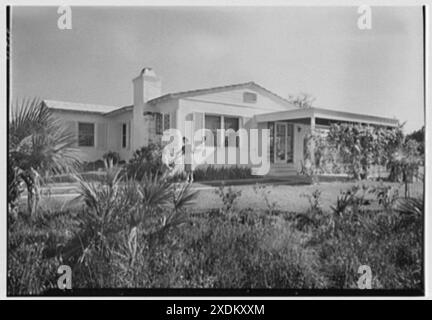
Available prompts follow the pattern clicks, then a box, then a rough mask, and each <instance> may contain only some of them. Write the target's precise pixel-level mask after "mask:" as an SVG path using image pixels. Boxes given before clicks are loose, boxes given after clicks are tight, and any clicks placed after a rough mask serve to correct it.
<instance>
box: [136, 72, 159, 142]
mask: <svg viewBox="0 0 432 320" xmlns="http://www.w3.org/2000/svg"><path fill="white" fill-rule="evenodd" d="M160 95H161V80H160V79H159V78H158V77H157V76H156V74H155V72H154V71H153V70H152V68H144V69H142V70H141V72H140V74H139V75H138V77H136V78H135V79H133V120H132V123H133V135H132V137H131V145H132V150H136V149H138V148H140V147H142V146H146V145H148V143H149V139H150V135H151V134H150V131H151V129H150V126H151V121H152V115H151V112H152V111H154V108H153V107H152V106H149V105H147V102H148V101H149V100H151V99H154V98H157V97H159V96H160ZM149 112H150V113H149Z"/></svg>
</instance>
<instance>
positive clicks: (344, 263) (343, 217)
mask: <svg viewBox="0 0 432 320" xmlns="http://www.w3.org/2000/svg"><path fill="white" fill-rule="evenodd" d="M360 190H361V188H358V187H357V188H353V189H352V190H350V191H348V192H344V193H343V196H341V197H340V198H339V200H338V203H339V204H338V205H336V206H335V207H334V211H333V213H328V214H326V215H325V216H324V219H321V223H320V224H318V225H317V227H316V228H315V229H313V230H312V232H311V234H312V238H311V239H310V242H309V246H311V247H312V248H315V250H316V251H317V253H318V255H319V257H320V258H319V260H320V261H319V264H320V270H321V273H322V274H323V275H324V276H325V278H326V279H328V286H329V288H338V289H348V288H350V289H356V288H357V281H358V277H359V275H358V273H357V272H358V268H359V267H360V266H361V265H368V266H370V267H371V270H372V276H373V278H372V288H374V289H416V290H421V289H422V286H423V275H422V239H423V238H422V233H421V232H419V230H422V214H421V213H420V212H423V208H422V207H421V206H420V205H419V204H418V203H417V202H410V203H408V204H406V205H405V206H400V209H399V210H400V211H402V212H406V211H413V212H415V213H414V214H410V215H406V214H404V213H400V212H399V211H397V210H395V209H390V210H389V207H388V201H386V202H381V203H382V205H383V206H385V207H384V209H385V210H383V211H382V212H377V211H375V210H370V209H368V208H367V207H363V206H362V204H364V197H363V195H364V193H362V192H359V191H360ZM365 192H366V191H365ZM377 196H378V201H380V200H382V197H383V195H382V193H380V192H379V193H378V194H377ZM402 201H403V202H404V203H405V200H402ZM413 203H414V204H413ZM420 207H421V209H419V208H420ZM407 208H408V209H407ZM410 208H415V209H410Z"/></svg>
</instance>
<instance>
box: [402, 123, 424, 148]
mask: <svg viewBox="0 0 432 320" xmlns="http://www.w3.org/2000/svg"><path fill="white" fill-rule="evenodd" d="M406 138H407V140H414V141H417V142H418V145H419V147H418V151H419V153H420V155H424V143H425V126H423V127H421V129H419V130H415V131H413V132H411V133H410V134H408V135H407V137H406Z"/></svg>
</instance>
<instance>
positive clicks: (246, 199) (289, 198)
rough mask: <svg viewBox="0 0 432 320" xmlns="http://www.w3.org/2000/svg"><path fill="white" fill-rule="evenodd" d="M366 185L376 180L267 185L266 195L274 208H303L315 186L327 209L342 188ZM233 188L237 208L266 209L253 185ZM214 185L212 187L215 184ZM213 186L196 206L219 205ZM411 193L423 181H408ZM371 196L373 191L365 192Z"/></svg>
mask: <svg viewBox="0 0 432 320" xmlns="http://www.w3.org/2000/svg"><path fill="white" fill-rule="evenodd" d="M356 184H358V185H367V186H378V185H379V184H380V183H379V182H372V181H367V182H360V183H359V182H322V183H319V184H316V185H298V186H292V185H276V186H271V185H269V186H268V189H269V190H270V191H269V193H268V199H269V201H270V202H273V203H276V209H278V210H284V211H292V212H303V211H305V210H306V209H308V208H309V201H308V198H307V197H304V196H302V194H307V195H311V194H312V192H313V191H314V190H316V189H318V190H320V191H321V197H320V199H321V204H322V207H323V209H324V210H329V209H330V205H334V204H335V202H336V198H337V196H338V195H339V193H340V191H345V190H347V189H349V188H351V187H352V186H354V185H356ZM385 185H393V186H397V187H398V188H399V195H401V196H402V195H403V194H404V187H403V185H400V184H398V183H385ZM232 188H233V190H235V191H237V190H240V191H241V192H242V193H241V196H240V197H239V198H238V202H237V204H236V208H238V209H245V208H254V209H266V208H267V207H266V204H265V201H264V199H263V197H262V193H260V192H258V193H256V192H255V191H254V187H253V186H251V185H248V186H233V187H232ZM214 189H215V188H214ZM214 189H212V190H203V191H200V196H199V198H198V199H199V200H198V201H197V203H196V207H195V208H194V209H196V210H198V211H199V210H202V209H208V208H219V207H220V206H221V205H222V202H221V200H220V198H219V196H218V195H216V194H215V192H214ZM410 192H411V196H414V197H416V196H421V195H422V194H423V183H420V182H416V183H413V184H411V185H410ZM368 197H370V198H371V199H372V198H374V196H373V195H368Z"/></svg>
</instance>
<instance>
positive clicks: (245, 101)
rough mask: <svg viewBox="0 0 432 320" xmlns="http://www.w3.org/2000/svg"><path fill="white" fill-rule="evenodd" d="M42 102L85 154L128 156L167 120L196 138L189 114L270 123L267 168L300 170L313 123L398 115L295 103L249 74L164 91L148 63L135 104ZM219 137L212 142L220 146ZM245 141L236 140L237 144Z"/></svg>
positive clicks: (200, 122)
mask: <svg viewBox="0 0 432 320" xmlns="http://www.w3.org/2000/svg"><path fill="white" fill-rule="evenodd" d="M43 103H44V104H45V105H46V106H47V107H48V108H50V109H52V110H53V112H54V114H55V115H56V116H58V117H59V118H61V119H63V120H64V121H65V125H67V126H68V128H69V129H70V130H71V131H72V132H74V133H75V134H76V137H77V145H76V147H77V148H78V150H79V152H80V157H81V158H82V160H83V161H95V160H98V159H101V158H102V155H103V154H104V153H106V152H107V151H115V152H118V153H119V154H120V157H121V158H122V159H123V160H128V159H129V158H130V157H131V156H132V153H133V151H134V150H136V149H138V148H140V147H141V146H145V145H147V144H148V143H149V142H150V141H158V140H160V139H161V137H162V134H163V131H164V130H166V129H169V128H175V129H179V130H180V131H181V132H182V134H183V135H184V136H186V137H188V139H189V140H190V141H193V138H192V134H193V133H192V132H187V131H188V130H187V127H186V126H185V123H186V121H192V123H193V127H194V129H195V130H197V129H203V128H205V129H209V130H211V131H216V130H217V129H228V128H231V129H233V130H235V131H237V130H238V129H240V128H245V129H251V128H257V129H270V146H269V150H268V154H269V158H270V159H269V161H270V163H271V170H270V172H269V174H295V173H297V172H298V171H299V169H300V165H301V163H302V160H303V157H304V148H305V146H304V145H305V144H304V140H305V135H306V134H307V133H308V132H310V130H311V129H313V128H323V129H325V128H326V127H327V128H328V126H329V125H330V124H331V123H333V122H357V123H363V124H370V125H378V126H385V127H396V126H398V120H396V119H392V118H386V117H378V116H372V115H366V114H360V113H350V112H343V111H336V110H330V109H322V108H314V107H312V108H307V109H299V108H297V107H296V106H294V105H293V104H291V103H290V102H289V101H287V100H286V99H284V98H282V97H280V96H279V95H277V94H275V93H273V92H271V91H269V90H267V89H265V88H263V87H261V86H260V85H258V84H256V83H254V82H247V83H240V84H233V85H227V86H220V87H213V88H207V89H198V90H190V91H185V92H176V93H169V94H162V84H161V80H160V79H159V78H158V77H157V75H156V74H155V73H154V71H153V70H152V69H151V68H144V69H143V70H142V71H141V72H140V74H139V75H138V76H137V77H136V78H135V79H133V105H128V106H104V105H93V104H81V103H72V102H62V101H54V100H44V101H43ZM221 140H222V142H217V147H218V148H222V149H223V148H225V143H224V142H223V138H222V139H221ZM244 143H245V142H242V141H240V142H239V143H237V145H236V148H237V149H239V151H240V152H241V150H242V149H243V148H244V147H245V145H244ZM246 143H247V141H246ZM246 149H247V148H245V150H246Z"/></svg>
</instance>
